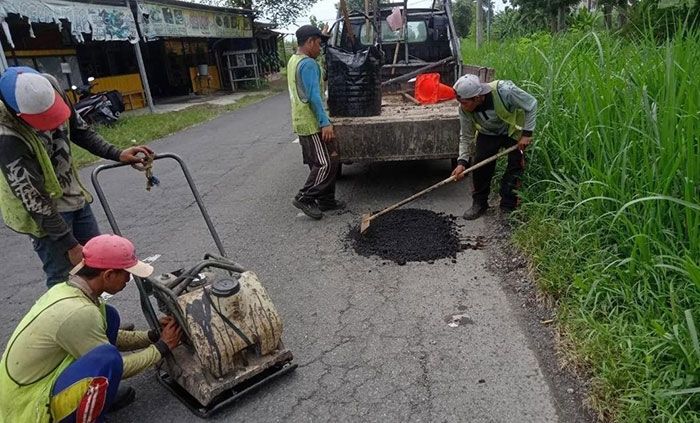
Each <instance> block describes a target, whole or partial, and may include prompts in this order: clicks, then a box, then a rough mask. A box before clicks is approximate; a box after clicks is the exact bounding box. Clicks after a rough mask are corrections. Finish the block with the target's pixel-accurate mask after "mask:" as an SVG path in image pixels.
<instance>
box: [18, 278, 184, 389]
mask: <svg viewBox="0 0 700 423" xmlns="http://www.w3.org/2000/svg"><path fill="white" fill-rule="evenodd" d="M73 278H74V277H73ZM34 307H35V308H34V309H32V310H31V311H30V315H32V314H33V315H36V317H34V318H33V319H32V320H31V321H30V322H25V319H26V318H25V319H23V321H22V322H21V323H20V327H22V328H23V330H21V332H19V333H15V334H14V335H13V337H12V338H11V339H12V342H11V343H9V344H8V349H7V351H6V352H5V359H6V363H5V364H6V366H7V369H6V370H7V371H8V373H9V375H10V376H11V377H12V379H13V380H15V381H16V382H17V383H19V384H23V385H24V384H31V383H32V382H35V381H38V380H42V379H43V378H45V377H46V376H47V375H49V374H51V373H53V372H54V370H55V369H56V367H57V366H58V365H59V364H60V363H61V362H63V360H64V359H65V358H66V357H67V356H71V357H73V358H75V359H78V358H80V357H82V356H83V355H85V354H87V353H88V352H89V351H91V350H92V349H94V348H95V347H98V346H100V345H104V344H109V340H108V339H107V333H106V330H107V328H106V326H105V322H104V319H103V317H102V314H101V313H100V309H99V305H98V304H96V303H95V300H94V299H93V298H91V297H90V295H88V294H87V293H85V292H84V291H83V290H82V289H81V288H80V287H78V286H72V285H69V284H67V283H63V284H58V285H56V286H55V287H53V288H52V289H51V290H49V291H48V292H46V293H45V294H44V296H42V297H41V298H40V299H39V300H38V301H37V303H36V304H35V306H34ZM35 310H37V311H35ZM116 347H117V348H118V349H119V351H134V350H136V349H140V351H138V352H134V353H129V354H122V360H123V363H124V373H123V376H122V377H123V378H128V377H131V376H134V375H136V374H138V373H140V372H142V371H144V370H145V369H147V368H149V367H150V366H152V365H153V364H155V363H157V362H158V361H159V360H160V359H161V357H162V356H163V355H165V354H168V353H169V351H170V349H169V348H168V346H167V345H166V344H165V343H164V342H163V341H157V342H156V343H152V342H151V340H150V338H149V336H148V332H144V331H136V332H128V331H121V330H120V331H119V333H118V335H117V341H116ZM49 382H50V381H49Z"/></svg>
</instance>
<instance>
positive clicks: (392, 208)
mask: <svg viewBox="0 0 700 423" xmlns="http://www.w3.org/2000/svg"><path fill="white" fill-rule="evenodd" d="M517 148H518V145H517V144H516V145H514V146H512V147H509V148H507V149H505V150H503V151H501V152H500V153H498V154H494V155H493V156H491V157H489V158H488V159H486V160H483V161H480V162H479V163H477V164H475V165H474V166H472V167H470V168H468V169H466V170H464V171H463V172H462V173H460V174H459V175H460V176H464V175H466V174H467V173H469V172H471V171H473V170H475V169H478V168H480V167H482V166H484V165H486V164H488V163H491V162H492V161H494V160H497V159H498V158H499V157H501V156H505V155H506V154H509V153H510V152H512V151H515V150H516V149H517ZM456 179H457V175H453V176H450V177H449V178H447V179H445V180H444V181H440V182H438V183H437V184H435V185H433V186H430V187H428V188H426V189H424V190H423V191H420V192H417V193H415V194H413V195H412V196H410V197H408V198H406V199H404V200H401V201H399V202H398V203H396V204H394V205H393V206H389V207H387V208H385V209H384V210H382V211H380V212H377V213H375V214H373V215H372V216H370V217H369V218H368V219H367V221H368V222H369V221H372V220H374V219H375V218H377V217H379V216H382V215H384V214H386V213H389V212H390V211H392V210H395V209H397V208H399V207H401V206H403V205H406V204H408V203H410V202H411V201H413V200H415V199H416V198H418V197H420V196H421V195H423V194H427V193H429V192H430V191H433V190H435V189H437V188H440V187H441V186H443V185H445V184H449V183H450V182H453V181H455V180H456Z"/></svg>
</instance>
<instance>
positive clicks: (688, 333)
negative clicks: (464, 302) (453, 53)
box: [463, 32, 700, 422]
mask: <svg viewBox="0 0 700 423" xmlns="http://www.w3.org/2000/svg"><path fill="white" fill-rule="evenodd" d="M463 56H464V58H465V59H464V60H465V62H467V63H475V64H479V65H486V66H492V67H494V68H495V69H496V73H497V76H498V78H499V79H511V80H513V81H515V82H516V84H518V85H520V86H521V87H523V88H524V89H526V90H528V91H530V92H532V93H533V94H535V95H536V97H537V98H538V100H539V107H540V108H539V113H538V128H537V131H536V144H535V145H534V146H533V148H532V149H531V150H530V151H529V154H528V156H529V161H530V164H529V169H528V171H527V178H528V180H527V181H526V188H525V190H524V191H523V196H524V198H525V200H526V201H525V203H524V206H523V208H522V210H521V212H520V213H519V216H518V217H519V218H520V219H521V220H522V225H521V226H520V227H519V229H517V231H516V233H515V240H516V242H517V243H518V244H519V245H520V246H521V248H523V250H524V251H526V252H527V253H528V254H529V255H530V256H531V258H532V262H533V266H534V271H535V272H536V274H537V278H538V283H539V285H540V288H541V289H542V290H543V291H544V292H545V293H547V294H548V295H550V296H551V298H553V299H554V300H555V301H556V302H557V304H558V321H559V325H560V329H561V331H562V333H564V334H565V336H566V337H567V341H566V344H567V345H571V346H573V347H572V349H571V351H569V352H570V354H572V355H573V356H574V358H575V359H576V360H577V362H578V363H579V364H580V365H581V366H582V368H584V369H585V370H586V371H587V372H589V374H590V376H591V379H592V390H591V393H590V402H591V404H592V405H593V406H594V408H595V409H596V410H597V411H598V413H599V414H600V416H601V417H603V418H604V419H605V420H615V421H624V422H627V421H629V422H646V421H680V422H685V421H698V420H700V343H699V342H698V334H697V325H699V324H700V262H699V260H700V79H698V78H697V77H695V73H696V69H697V64H698V63H700V36H699V35H698V34H691V33H688V34H682V35H681V36H677V37H676V38H675V39H673V40H668V41H666V42H662V43H658V42H657V41H656V40H655V39H653V37H651V36H650V37H640V38H638V39H636V40H626V39H623V38H616V37H613V36H610V35H606V34H597V33H582V32H574V33H569V34H567V35H563V36H558V37H552V36H550V35H546V34H544V35H543V34H540V35H534V36H531V37H528V38H521V39H518V40H513V41H508V42H505V43H502V44H496V43H492V44H487V45H486V46H485V47H484V48H482V49H481V50H479V51H476V50H475V49H474V48H473V47H472V44H471V43H467V42H465V43H464V44H463Z"/></svg>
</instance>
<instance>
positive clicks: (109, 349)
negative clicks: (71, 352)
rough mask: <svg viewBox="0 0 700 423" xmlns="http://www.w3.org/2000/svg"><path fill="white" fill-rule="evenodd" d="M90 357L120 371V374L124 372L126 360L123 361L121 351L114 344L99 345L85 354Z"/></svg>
mask: <svg viewBox="0 0 700 423" xmlns="http://www.w3.org/2000/svg"><path fill="white" fill-rule="evenodd" d="M88 355H91V356H93V357H94V359H95V360H96V361H99V362H100V363H104V364H105V365H109V366H110V367H111V368H112V369H116V370H118V371H119V373H120V374H121V372H122V371H123V370H124V369H123V367H124V360H123V359H122V355H121V353H120V352H119V349H118V348H117V347H116V346H114V345H112V344H102V345H98V346H96V347H95V348H93V349H91V350H90V351H88V352H87V354H85V356H88Z"/></svg>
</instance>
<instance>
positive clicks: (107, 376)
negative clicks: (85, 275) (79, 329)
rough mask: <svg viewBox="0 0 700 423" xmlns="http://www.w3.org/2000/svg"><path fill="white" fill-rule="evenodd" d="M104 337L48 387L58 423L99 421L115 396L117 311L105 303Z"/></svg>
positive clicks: (119, 362) (120, 362)
mask: <svg viewBox="0 0 700 423" xmlns="http://www.w3.org/2000/svg"><path fill="white" fill-rule="evenodd" d="M106 308H107V313H106V317H107V319H106V320H107V322H106V327H107V328H106V329H107V339H109V342H110V343H109V344H104V345H100V346H97V347H95V348H93V349H92V350H90V351H89V352H88V353H87V354H85V355H83V356H82V357H80V358H78V359H77V360H75V361H74V362H73V363H72V364H71V365H70V366H68V367H66V369H65V370H64V371H63V372H61V374H60V376H58V378H57V379H56V381H55V382H54V385H53V387H52V388H51V399H50V407H51V416H52V418H53V419H54V421H57V422H61V423H74V422H101V421H103V415H104V413H105V411H106V410H107V409H108V408H109V406H110V404H112V402H113V401H114V399H115V398H116V396H117V390H118V389H119V383H120V382H121V379H122V373H123V369H124V363H123V360H122V356H121V354H120V353H119V350H117V347H115V346H114V344H115V343H116V341H117V333H118V331H119V320H120V318H119V313H118V312H117V310H116V309H115V308H114V307H112V306H110V305H107V306H106Z"/></svg>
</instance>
